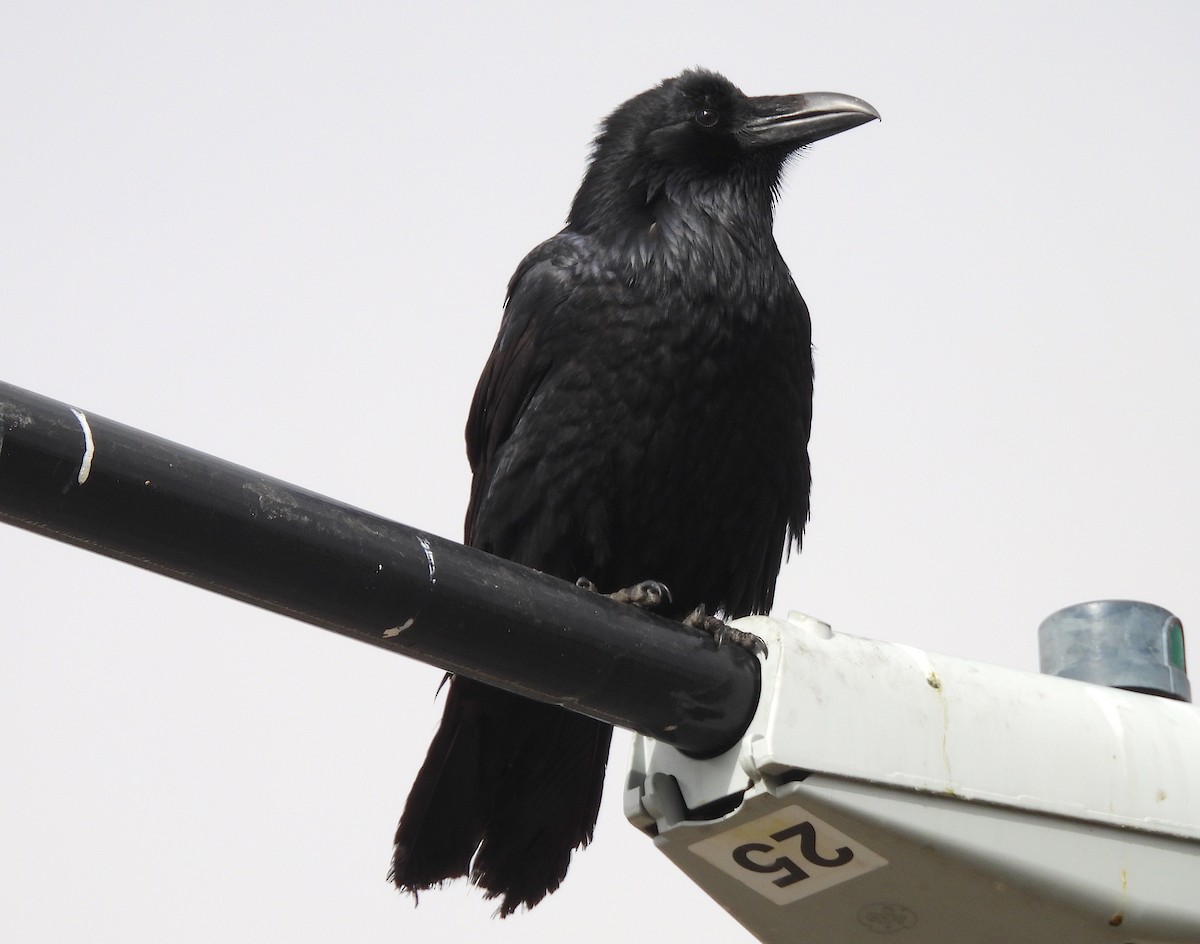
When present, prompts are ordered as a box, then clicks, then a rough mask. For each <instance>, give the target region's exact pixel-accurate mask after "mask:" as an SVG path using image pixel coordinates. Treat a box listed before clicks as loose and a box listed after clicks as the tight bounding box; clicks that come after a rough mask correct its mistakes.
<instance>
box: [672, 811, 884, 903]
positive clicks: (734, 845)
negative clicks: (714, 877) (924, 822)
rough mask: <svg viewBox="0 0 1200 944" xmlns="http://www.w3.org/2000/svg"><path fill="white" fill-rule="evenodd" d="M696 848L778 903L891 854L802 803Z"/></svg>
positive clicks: (873, 866)
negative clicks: (855, 837) (821, 817)
mask: <svg viewBox="0 0 1200 944" xmlns="http://www.w3.org/2000/svg"><path fill="white" fill-rule="evenodd" d="M690 848H691V850H692V852H694V853H696V854H697V855H698V856H700V857H701V858H703V859H706V860H708V861H709V862H711V863H712V864H713V865H715V866H716V867H717V868H719V869H721V870H722V871H724V872H728V873H729V874H730V875H732V876H733V877H734V878H736V879H737V880H738V881H740V882H743V883H744V884H746V885H749V886H750V887H751V888H753V889H754V890H755V891H756V892H759V893H760V894H762V895H765V896H766V897H767V898H769V899H770V900H771V901H773V902H775V904H777V905H790V904H791V903H792V902H794V901H799V900H800V899H801V898H807V897H808V896H809V895H812V894H815V893H816V892H820V891H824V890H825V889H827V888H831V887H833V886H834V885H838V884H840V883H841V882H845V881H848V880H849V879H852V878H858V877H859V876H860V875H865V874H866V873H867V872H870V871H872V870H874V869H877V868H879V867H880V866H883V865H887V860H886V859H885V858H883V857H882V856H880V855H878V854H876V853H874V852H872V851H871V850H870V849H868V848H867V847H866V846H864V845H863V844H862V843H860V842H856V841H855V840H853V839H851V838H850V837H849V836H847V835H845V834H844V833H842V832H839V831H838V830H836V829H834V828H833V827H832V826H830V825H829V824H828V823H826V822H823V821H822V820H819V819H817V817H815V816H813V815H812V814H811V813H809V812H808V811H807V810H805V809H803V808H801V807H799V806H785V807H783V808H782V809H780V810H776V811H775V812H774V813H769V814H768V815H766V816H761V817H759V818H758V819H755V820H751V821H750V822H748V823H741V824H739V825H737V826H735V827H733V828H732V829H729V830H726V831H725V832H723V833H718V834H717V835H715V836H710V837H709V838H708V839H702V840H700V842H697V843H695V844H694V845H692V846H691V847H690Z"/></svg>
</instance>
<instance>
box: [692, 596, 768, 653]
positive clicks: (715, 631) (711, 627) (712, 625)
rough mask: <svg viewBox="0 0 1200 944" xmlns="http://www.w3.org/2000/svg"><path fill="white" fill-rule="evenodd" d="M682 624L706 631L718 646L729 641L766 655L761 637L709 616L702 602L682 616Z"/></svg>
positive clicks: (765, 648) (765, 646) (765, 645)
mask: <svg viewBox="0 0 1200 944" xmlns="http://www.w3.org/2000/svg"><path fill="white" fill-rule="evenodd" d="M683 625H684V626H691V627H692V628H693V629H698V630H700V631H701V632H705V633H708V635H710V636H712V638H713V640H714V641H715V642H716V644H717V645H718V646H723V645H725V643H731V644H732V645H735V646H741V647H742V648H743V649H749V650H750V651H751V652H752V653H754V655H756V656H763V657H765V656H766V655H767V644H766V643H765V642H763V641H762V639H760V638H759V637H758V636H755V635H754V634H753V633H747V632H744V631H742V630H740V629H734V628H733V627H732V626H730V625H729V624H728V623H726V622H725V621H724V620H720V619H717V618H716V617H715V616H709V615H708V613H707V612H705V610H704V604H703V603H701V604H700V605H699V606H698V607H696V608H695V609H694V610H692V612H691V613H689V614H688V615H687V616H686V617H685V618H684V620H683Z"/></svg>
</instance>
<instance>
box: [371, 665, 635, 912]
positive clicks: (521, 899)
mask: <svg viewBox="0 0 1200 944" xmlns="http://www.w3.org/2000/svg"><path fill="white" fill-rule="evenodd" d="M611 737H612V728H611V727H609V726H608V725H606V724H603V723H601V722H599V721H594V720H592V719H591V718H585V717H583V716H582V715H577V714H575V713H573V712H569V711H567V710H566V709H563V708H557V707H554V706H552V705H543V704H540V703H538V702H533V701H529V700H528V699H525V698H520V697H519V696H516V695H511V694H509V693H507V692H503V691H500V690H498V689H495V688H492V687H491V686H488V685H484V684H482V683H480V682H475V681H472V680H470V679H466V678H461V677H456V678H454V679H453V680H452V682H451V683H450V692H449V694H448V696H447V698H446V709H445V712H444V714H443V716H442V723H441V726H440V727H439V728H438V731H437V734H436V735H435V736H434V739H433V743H432V744H430V746H429V753H428V755H427V756H426V758H425V763H424V764H423V765H422V766H421V770H420V772H419V773H418V774H417V779H416V782H415V783H414V784H413V788H412V792H411V793H410V794H409V797H408V802H407V803H406V804H405V807H404V815H403V816H402V817H401V818H400V825H399V827H398V828H397V830H396V848H395V852H394V855H393V858H392V870H391V873H390V874H389V876H388V877H389V878H390V879H391V880H392V881H393V882H395V884H396V887H397V888H399V889H401V890H402V891H407V892H411V893H412V894H413V895H414V896H415V895H416V894H417V892H419V891H423V890H425V889H427V888H431V887H433V886H434V885H440V884H441V883H442V882H445V881H447V880H449V879H454V878H460V877H462V876H465V875H468V873H469V874H470V878H471V881H472V882H474V883H475V884H476V885H478V886H479V887H480V888H482V889H483V890H484V891H485V893H486V896H487V897H488V898H496V897H500V898H501V899H502V900H501V904H500V909H499V914H500V916H501V917H506V916H507V915H510V914H512V913H513V912H514V911H516V910H517V909H518V908H520V907H521V906H525V907H527V908H531V907H533V906H534V905H535V904H537V903H538V902H539V901H541V900H542V898H544V897H545V896H546V895H548V894H549V893H550V892H552V891H554V890H555V889H556V888H558V886H559V884H560V883H561V882H562V879H563V876H565V875H566V873H567V866H568V864H569V863H570V859H571V853H572V851H573V850H574V849H576V848H579V847H582V846H586V845H587V844H588V842H590V841H591V838H592V830H593V829H594V827H595V824H596V815H597V813H598V811H599V808H600V795H601V791H602V789H603V784H604V768H605V764H606V762H607V760H608V746H609V741H610V740H611ZM476 850H478V854H476ZM472 858H474V860H475V861H474V866H473V867H472V864H471V860H472Z"/></svg>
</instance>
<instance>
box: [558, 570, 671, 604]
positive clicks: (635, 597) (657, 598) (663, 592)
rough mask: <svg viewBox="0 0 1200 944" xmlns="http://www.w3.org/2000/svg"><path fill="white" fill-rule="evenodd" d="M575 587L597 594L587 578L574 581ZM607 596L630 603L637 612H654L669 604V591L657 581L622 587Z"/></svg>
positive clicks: (663, 584) (594, 586)
mask: <svg viewBox="0 0 1200 944" xmlns="http://www.w3.org/2000/svg"><path fill="white" fill-rule="evenodd" d="M575 586H577V587H581V588H582V589H584V590H591V591H592V592H593V593H599V591H598V590H597V589H596V585H595V584H594V583H592V582H591V581H590V580H588V579H587V577H580V578H579V579H578V580H576V581H575ZM607 596H608V597H609V599H611V600H616V601H617V602H618V603H631V604H633V605H634V606H636V607H637V608H638V609H639V610H654V609H658V607H660V606H662V605H663V604H664V603H670V602H671V591H670V590H669V589H667V585H666V584H665V583H659V582H658V581H657V580H643V581H642V582H641V583H638V584H634V585H633V586H632V587H624V588H622V589H620V590H617V591H616V592H615V593H610V594H607Z"/></svg>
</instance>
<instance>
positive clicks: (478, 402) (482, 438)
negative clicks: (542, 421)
mask: <svg viewBox="0 0 1200 944" xmlns="http://www.w3.org/2000/svg"><path fill="white" fill-rule="evenodd" d="M572 242H574V241H573V240H571V239H570V238H569V237H567V236H557V237H555V238H554V239H551V240H548V241H547V242H545V243H543V244H542V245H540V246H538V247H537V248H536V249H534V250H533V252H531V253H530V254H529V255H528V256H526V257H525V259H524V261H522V263H521V265H520V266H519V267H518V268H517V271H516V273H515V274H514V275H513V277H512V279H511V281H510V282H509V285H508V297H507V299H506V301H505V307H504V318H503V320H502V321H501V323H500V331H499V333H498V335H497V336H496V344H495V346H494V347H493V348H492V353H491V356H490V357H489V358H488V361H487V364H486V365H485V366H484V368H483V373H482V374H481V375H480V378H479V383H478V385H477V386H476V388H475V396H474V398H473V399H472V401H471V410H470V413H469V414H468V415H467V429H466V439H467V459H468V460H469V462H470V464H471V472H472V473H473V478H472V480H471V495H470V500H469V501H468V504H467V515H466V522H465V526H464V540H465V542H466V543H467V544H469V545H472V546H479V541H478V535H477V533H476V530H477V529H476V524H477V522H478V518H479V512H480V509H481V507H482V504H483V501H484V497H485V495H486V494H487V489H488V487H489V485H490V483H491V481H492V478H493V475H494V474H495V463H496V459H497V454H498V453H499V452H500V450H501V448H502V447H503V445H504V444H505V443H506V442H507V441H508V439H509V437H510V436H511V435H512V433H513V430H514V429H516V426H517V423H519V422H520V419H521V416H522V414H523V413H524V412H525V409H526V408H527V407H528V406H529V402H530V400H532V399H533V396H534V394H536V393H537V390H538V387H539V386H540V384H541V382H542V380H543V379H544V378H545V376H546V374H547V372H548V371H549V370H550V368H551V366H552V358H551V355H550V353H549V352H548V350H547V345H546V344H545V343H544V340H543V339H544V336H545V335H546V333H547V329H548V328H550V327H551V322H552V321H553V320H554V319H555V317H556V316H557V314H558V311H559V309H560V308H561V306H562V304H563V302H564V300H565V299H566V298H567V297H568V295H570V293H571V289H572V278H571V274H570V272H569V271H568V270H570V269H572V268H573V264H574V262H576V261H577V254H576V253H575V252H573V251H572V248H573V247H572Z"/></svg>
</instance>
